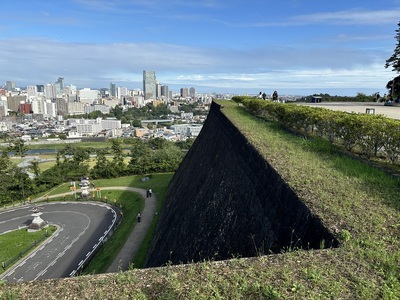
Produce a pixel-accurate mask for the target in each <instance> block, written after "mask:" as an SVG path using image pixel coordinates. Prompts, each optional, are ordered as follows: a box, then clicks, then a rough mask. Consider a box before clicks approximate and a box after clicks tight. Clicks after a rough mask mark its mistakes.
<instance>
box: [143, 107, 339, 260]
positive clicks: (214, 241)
mask: <svg viewBox="0 0 400 300" xmlns="http://www.w3.org/2000/svg"><path fill="white" fill-rule="evenodd" d="M322 240H324V241H325V246H328V247H331V246H337V245H338V242H337V241H336V239H335V238H334V237H333V235H332V234H331V233H330V232H329V231H328V230H327V229H326V228H324V226H323V224H322V223H321V221H320V219H319V218H318V217H316V216H314V215H312V214H311V212H310V210H309V209H308V208H307V207H306V206H305V204H304V203H303V202H302V201H300V200H299V199H298V197H297V196H296V194H295V193H294V192H293V191H292V190H291V189H290V188H289V187H288V185H287V184H286V183H285V182H284V181H283V180H282V178H281V177H280V176H279V174H278V173H277V172H276V171H275V170H274V169H273V168H272V167H271V166H270V165H269V164H268V162H267V161H265V159H264V158H263V157H261V155H260V154H259V153H258V152H257V151H256V149H255V148H254V147H253V146H252V145H250V144H249V143H248V141H247V140H246V138H245V137H244V136H243V135H242V134H241V133H240V131H239V130H238V129H237V128H236V127H235V126H234V125H233V124H232V123H231V122H230V121H229V120H228V119H227V118H226V117H225V115H223V114H222V113H221V111H220V106H219V105H218V104H216V103H213V104H212V106H211V109H210V112H209V115H208V117H207V120H206V122H205V123H204V126H203V129H202V131H201V133H200V135H199V136H198V137H197V139H196V141H195V143H194V144H193V146H192V147H191V149H190V150H189V152H188V153H187V155H186V157H185V158H184V160H183V162H182V164H181V165H180V167H179V169H178V171H177V172H176V173H175V175H174V177H173V178H172V180H171V182H170V186H169V189H168V192H167V196H166V200H165V205H164V207H163V209H162V211H161V214H160V221H159V223H158V226H157V229H156V233H155V235H154V237H153V240H152V244H151V247H150V251H149V255H148V257H147V262H146V266H147V267H155V266H161V265H165V264H167V263H172V264H178V263H187V262H196V261H202V260H204V259H214V260H223V259H230V258H232V257H251V256H256V255H258V254H261V253H262V254H270V253H277V252H280V251H282V250H283V249H286V250H287V249H288V248H289V247H291V248H295V247H302V248H319V247H320V243H321V241H322Z"/></svg>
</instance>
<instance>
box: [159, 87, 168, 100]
mask: <svg viewBox="0 0 400 300" xmlns="http://www.w3.org/2000/svg"><path fill="white" fill-rule="evenodd" d="M161 96H164V97H165V98H169V90H168V85H162V86H161Z"/></svg>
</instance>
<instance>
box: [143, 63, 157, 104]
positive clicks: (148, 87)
mask: <svg viewBox="0 0 400 300" xmlns="http://www.w3.org/2000/svg"><path fill="white" fill-rule="evenodd" d="M143 92H144V99H145V100H146V99H150V98H155V97H156V96H157V93H156V72H155V71H146V70H144V71H143Z"/></svg>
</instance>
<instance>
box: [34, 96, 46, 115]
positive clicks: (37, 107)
mask: <svg viewBox="0 0 400 300" xmlns="http://www.w3.org/2000/svg"><path fill="white" fill-rule="evenodd" d="M32 111H33V113H34V114H40V115H46V114H47V107H46V100H45V99H43V98H34V99H32Z"/></svg>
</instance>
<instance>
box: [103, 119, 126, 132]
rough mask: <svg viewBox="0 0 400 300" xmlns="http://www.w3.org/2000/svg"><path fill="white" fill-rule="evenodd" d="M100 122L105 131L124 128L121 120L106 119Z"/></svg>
mask: <svg viewBox="0 0 400 300" xmlns="http://www.w3.org/2000/svg"><path fill="white" fill-rule="evenodd" d="M100 122H101V125H102V128H103V129H105V130H112V129H120V128H122V126H121V120H114V119H105V120H100Z"/></svg>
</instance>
